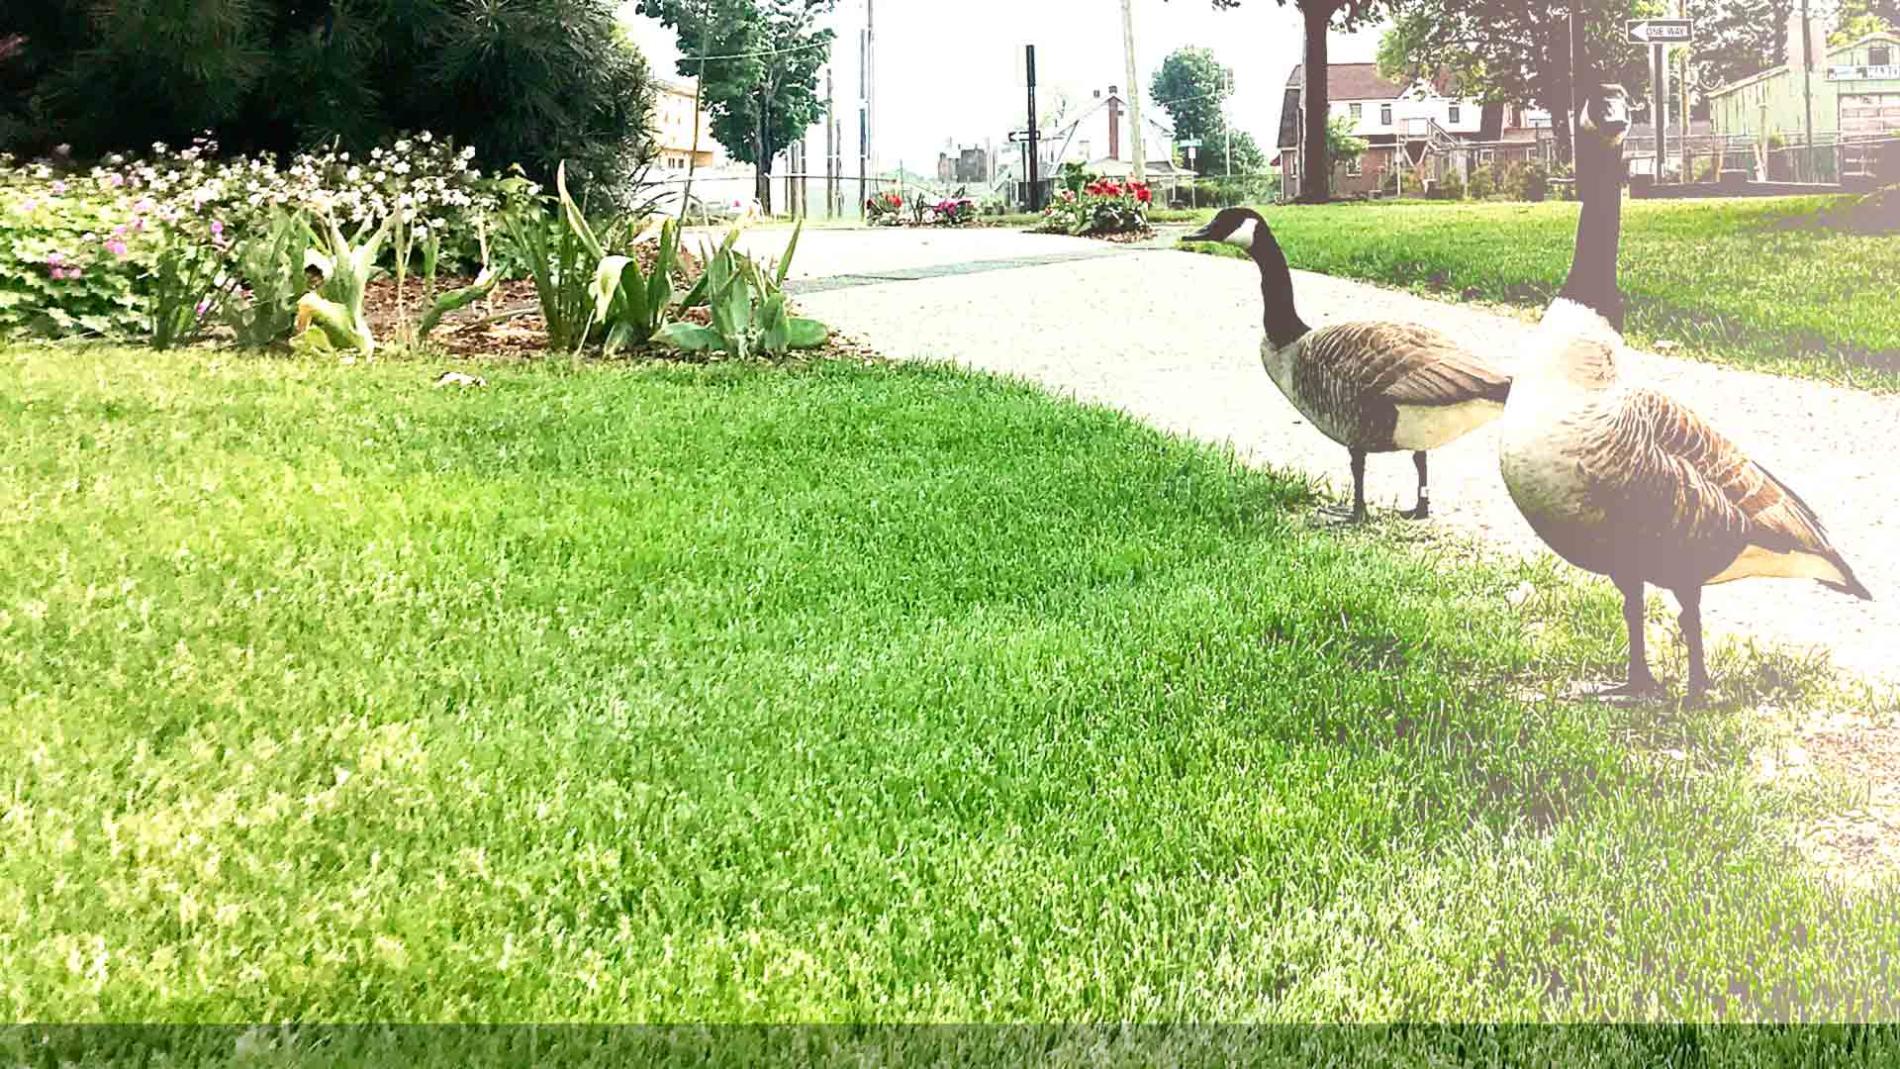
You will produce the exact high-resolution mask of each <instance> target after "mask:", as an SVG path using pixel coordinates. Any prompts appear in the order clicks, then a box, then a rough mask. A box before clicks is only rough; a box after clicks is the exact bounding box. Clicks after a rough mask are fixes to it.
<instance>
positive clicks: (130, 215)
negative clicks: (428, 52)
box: [0, 133, 499, 336]
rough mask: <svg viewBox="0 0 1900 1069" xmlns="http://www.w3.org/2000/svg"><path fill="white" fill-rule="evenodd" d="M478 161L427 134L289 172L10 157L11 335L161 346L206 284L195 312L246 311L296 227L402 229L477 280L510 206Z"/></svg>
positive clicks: (2, 184) (193, 151)
mask: <svg viewBox="0 0 1900 1069" xmlns="http://www.w3.org/2000/svg"><path fill="white" fill-rule="evenodd" d="M473 158H474V150H473V149H459V150H458V149H456V148H455V147H454V146H453V145H451V144H449V143H448V142H446V141H443V140H439V139H436V138H434V137H432V136H431V135H429V134H427V133H422V134H417V135H415V136H414V137H413V138H404V139H401V140H398V141H395V142H394V143H393V144H391V145H389V146H385V147H381V148H376V149H373V150H372V151H371V152H370V153H369V155H368V156H367V157H364V158H362V159H356V160H353V159H352V158H351V156H350V154H349V153H347V152H340V151H331V152H323V153H306V154H303V155H299V156H297V157H295V158H293V159H292V160H291V161H290V162H289V164H288V165H285V166H279V165H278V163H277V161H276V160H275V159H274V158H272V157H270V156H257V157H235V158H230V159H220V158H219V157H218V156H217V146H216V145H215V144H212V143H210V142H205V141H201V142H199V143H196V144H193V145H192V146H190V147H188V148H185V149H182V150H177V151H174V150H173V149H171V148H170V147H168V146H166V145H164V144H156V145H153V146H152V151H151V153H150V154H149V155H147V156H144V157H141V158H136V159H130V158H126V157H120V156H112V157H107V158H106V159H105V160H104V161H102V162H101V163H100V165H99V166H96V167H93V168H91V169H90V170H86V171H77V170H67V169H62V168H59V167H56V166H54V165H52V164H49V163H35V164H29V165H25V166H16V165H15V164H14V162H13V161H12V160H11V159H9V158H3V157H0V334H4V333H38V334H49V335H56V336H74V335H96V336H128V335H136V334H144V333H153V332H157V333H162V331H159V330H158V329H157V324H156V321H157V320H159V319H162V318H163V317H166V316H175V315H181V314H184V313H182V312H181V311H180V310H179V309H178V308H176V307H172V306H170V305H171V303H172V302H175V301H176V300H181V299H184V297H185V296H186V295H185V293H184V291H186V290H189V289H192V288H194V287H196V286H198V285H199V284H202V292H199V293H197V294H195V295H189V303H188V305H187V306H186V307H187V309H188V310H189V311H190V313H191V314H193V315H195V316H196V318H198V319H200V320H204V319H208V318H210V317H211V316H212V315H213V314H214V313H215V312H216V311H217V310H218V308H219V307H220V306H221V305H222V304H224V303H225V302H224V299H223V298H224V297H225V296H230V295H235V296H236V297H237V298H238V299H239V300H242V299H243V297H244V294H243V293H239V292H237V290H238V288H239V287H240V280H239V279H238V277H237V276H238V275H239V272H238V270H237V261H238V260H239V259H240V258H241V257H242V256H243V254H244V253H245V251H246V250H247V248H249V243H250V242H251V239H253V238H259V237H262V236H263V235H264V234H265V233H266V232H267V231H268V230H269V229H270V227H271V221H272V220H273V219H274V218H281V217H282V216H284V215H285V214H286V213H299V214H305V213H307V214H309V215H311V216H321V217H327V218H334V219H336V220H337V221H338V222H339V223H341V224H343V225H345V226H349V227H363V226H366V225H368V224H371V223H372V221H381V220H384V219H389V218H391V217H395V218H398V219H400V220H402V221H403V223H404V224H405V225H404V228H403V229H404V235H403V237H404V247H405V250H407V249H408V248H410V247H413V248H414V249H415V250H416V251H417V252H419V253H420V254H421V255H422V257H423V258H424V259H425V260H427V261H430V262H431V264H432V265H433V264H434V263H437V262H439V263H441V264H443V265H445V266H453V267H461V268H471V267H474V266H476V265H478V264H479V263H480V262H481V251H480V250H481V245H482V241H483V235H484V233H485V232H486V231H487V230H488V229H489V227H488V226H487V220H488V218H489V217H490V216H491V215H492V213H493V212H494V210H495V209H496V207H497V205H498V203H499V197H498V196H497V193H496V190H495V186H494V182H493V180H492V179H485V178H484V177H483V175H482V173H481V171H479V170H478V169H476V168H475V167H474V163H473ZM298 255H299V257H300V256H301V251H300V250H298ZM298 269H299V270H300V269H301V268H300V266H299V268H298ZM293 299H294V295H293ZM187 326H189V324H187Z"/></svg>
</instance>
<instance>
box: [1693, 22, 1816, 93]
mask: <svg viewBox="0 0 1900 1069" xmlns="http://www.w3.org/2000/svg"><path fill="white" fill-rule="evenodd" d="M1798 2H1799V0H1716V2H1715V3H1714V4H1712V5H1710V7H1709V8H1708V10H1707V13H1706V14H1704V15H1702V16H1701V17H1700V18H1698V19H1697V20H1696V46H1695V65H1696V68H1697V74H1698V81H1699V82H1700V83H1701V85H1702V87H1703V88H1705V89H1708V88H1713V87H1715V86H1718V85H1725V84H1727V83H1729V82H1733V81H1737V80H1739V79H1742V78H1746V77H1748V76H1749V75H1751V74H1759V73H1761V72H1762V71H1765V70H1767V69H1768V68H1770V67H1777V66H1780V65H1781V64H1782V63H1784V62H1786V61H1787V58H1788V17H1789V16H1790V15H1791V14H1793V12H1794V8H1795V5H1796V4H1797V3H1798Z"/></svg>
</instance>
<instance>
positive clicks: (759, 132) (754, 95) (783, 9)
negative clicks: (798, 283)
mask: <svg viewBox="0 0 1900 1069" xmlns="http://www.w3.org/2000/svg"><path fill="white" fill-rule="evenodd" d="M836 5H837V0H639V3H638V8H637V10H639V12H640V13H641V14H643V15H649V16H651V17H653V18H656V19H658V20H660V22H661V23H663V24H664V25H666V26H668V27H670V28H671V29H672V30H673V31H674V33H676V34H677V35H678V37H679V47H680V57H681V58H680V62H679V70H680V73H681V74H684V75H687V76H690V77H696V78H698V79H699V80H700V95H701V99H702V100H704V101H705V106H706V111H707V112H708V113H709V114H710V115H711V116H712V134H713V137H714V138H715V139H717V140H718V142H719V143H720V144H721V145H724V146H725V147H726V151H728V152H730V153H731V154H732V156H733V158H734V159H736V160H739V161H741V162H743V163H750V164H752V165H753V168H754V170H755V172H756V174H757V195H758V199H759V203H760V205H761V206H763V207H764V208H765V209H766V210H767V211H770V210H771V208H772V160H773V159H774V158H775V157H776V156H777V155H778V154H779V152H781V151H783V150H784V148H785V147H786V146H787V145H790V144H791V143H792V142H793V141H795V140H797V139H798V138H800V137H802V136H804V133H805V130H806V129H807V128H809V127H810V126H811V125H812V124H813V123H815V122H817V121H818V120H819V118H820V117H821V116H822V115H823V114H824V110H825V106H824V101H823V100H821V99H820V98H819V96H818V72H819V71H820V70H821V69H822V68H823V67H824V65H825V61H826V58H827V57H828V56H829V54H830V50H831V42H832V39H833V37H834V36H835V35H834V34H833V33H832V31H831V30H830V29H828V28H824V27H820V26H819V25H818V20H819V18H820V17H821V16H823V15H825V14H827V13H829V12H830V11H831V10H832V8H833V7H835V6H836Z"/></svg>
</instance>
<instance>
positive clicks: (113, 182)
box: [106, 174, 125, 189]
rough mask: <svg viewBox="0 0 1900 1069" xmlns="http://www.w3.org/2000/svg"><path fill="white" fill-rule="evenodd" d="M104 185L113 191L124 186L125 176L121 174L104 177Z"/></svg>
mask: <svg viewBox="0 0 1900 1069" xmlns="http://www.w3.org/2000/svg"><path fill="white" fill-rule="evenodd" d="M106 184H107V185H109V186H111V187H112V188H113V189H117V188H119V187H120V186H122V185H124V184H125V176H124V175H122V174H115V175H108V176H106Z"/></svg>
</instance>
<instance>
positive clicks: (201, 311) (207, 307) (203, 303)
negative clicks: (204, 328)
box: [197, 297, 211, 319]
mask: <svg viewBox="0 0 1900 1069" xmlns="http://www.w3.org/2000/svg"><path fill="white" fill-rule="evenodd" d="M197 312H198V318H199V319H203V318H204V317H205V316H207V315H210V314H211V298H209V297H203V298H200V299H199V301H198V308H197Z"/></svg>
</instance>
